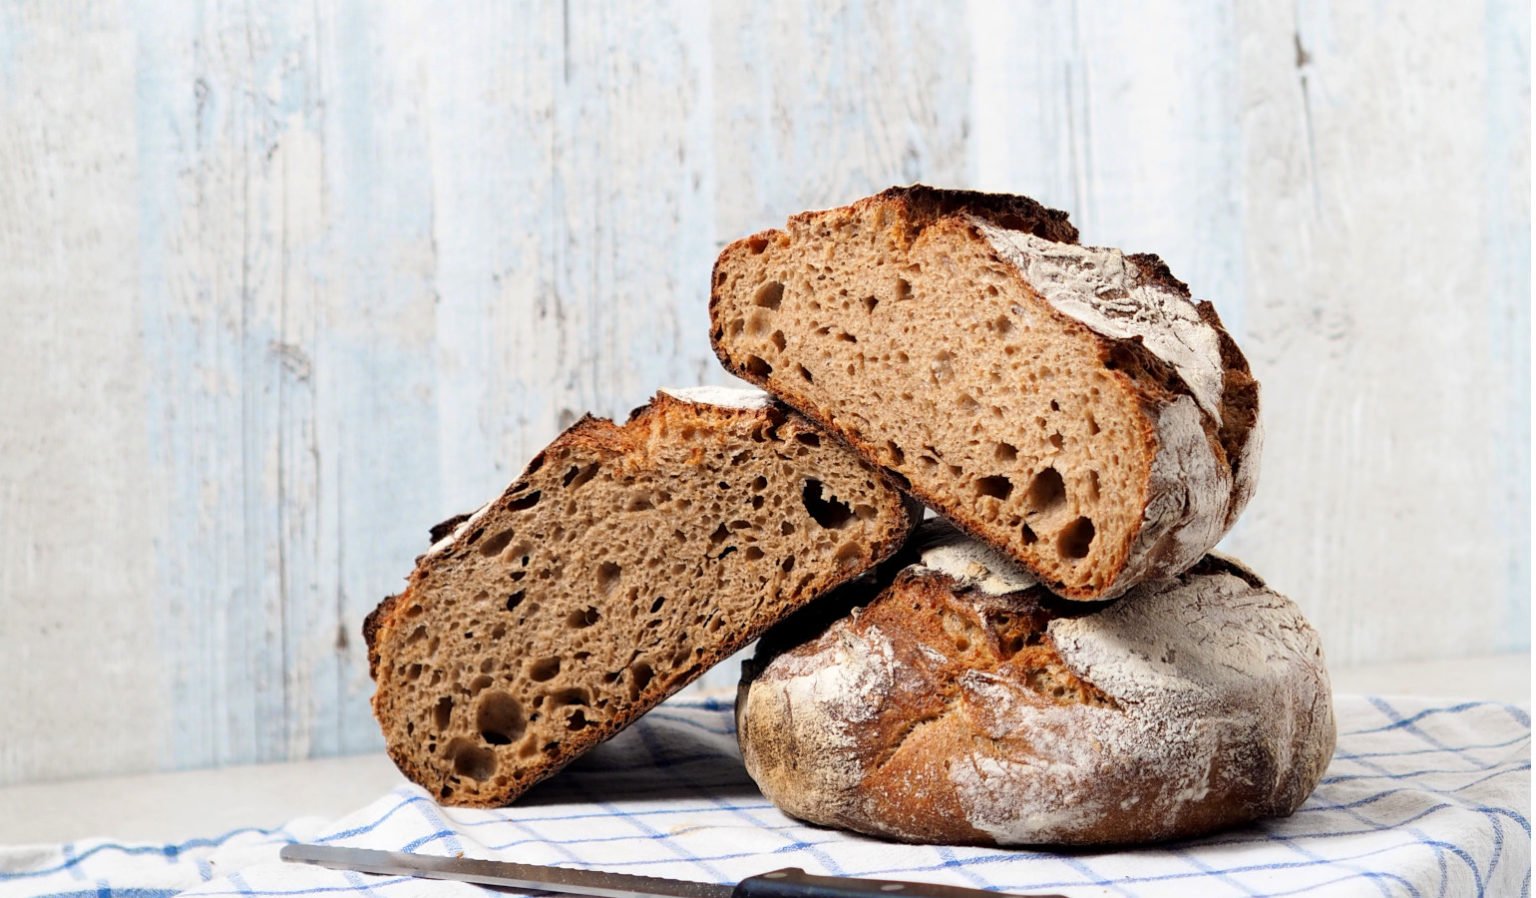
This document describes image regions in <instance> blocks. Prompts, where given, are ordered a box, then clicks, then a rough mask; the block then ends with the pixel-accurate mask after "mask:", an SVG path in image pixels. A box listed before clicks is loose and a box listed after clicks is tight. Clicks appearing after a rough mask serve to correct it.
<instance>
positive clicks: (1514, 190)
mask: <svg viewBox="0 0 1536 898" xmlns="http://www.w3.org/2000/svg"><path fill="white" fill-rule="evenodd" d="M1529 34H1530V23H1529V11H1528V9H1527V8H1526V7H1524V6H1522V5H1520V4H1517V3H1514V2H1509V0H1489V2H1487V3H1485V4H1484V5H1483V6H1481V7H1476V8H1474V12H1473V13H1472V14H1470V15H1469V14H1468V13H1467V12H1466V10H1464V9H1461V8H1457V9H1455V10H1453V9H1450V8H1448V7H1447V8H1442V7H1440V6H1438V5H1435V4H1431V3H1420V4H1411V5H1398V6H1390V7H1386V8H1376V7H1369V8H1368V7H1362V6H1357V5H1350V4H1312V3H1303V4H1301V5H1300V6H1296V5H1294V4H1291V3H1281V2H1277V0H1263V2H1258V3H1254V4H1242V5H1240V6H1233V5H1230V4H1219V3H1214V2H1211V3H1206V2H1198V3H1193V4H1184V5H1181V6H1179V7H1177V8H1175V9H1168V8H1163V7H1158V8H1156V9H1152V8H1149V7H1145V6H1143V5H1138V4H1130V3H1115V4H1109V5H1107V6H1106V5H1102V4H1078V3H1071V2H1066V0H1052V2H1041V3H1034V4H1029V5H1020V4H1011V3H1001V2H994V0H973V2H970V3H961V2H949V3H937V4H935V3H918V2H910V0H901V2H892V3H879V4H877V3H873V2H856V0H840V2H832V3H813V2H810V0H796V2H788V3H781V4H777V5H762V4H749V3H744V2H737V0H731V2H723V3H716V4H707V5H706V4H703V3H697V2H687V0H676V2H669V3H664V4H661V5H659V6H657V5H654V4H639V3H634V4H626V5H621V6H611V5H610V6H604V7H602V8H599V7H598V6H596V5H593V4H581V3H568V4H548V3H534V2H531V0H530V2H522V3H512V4H506V3H492V2H488V0H482V2H473V3H468V4H454V5H452V6H447V7H442V8H437V7H427V6H426V5H424V4H370V3H364V2H362V0H321V2H317V3H313V4H286V3H270V4H269V3H260V4H245V5H225V4H212V3H193V4H170V3H165V4H139V5H118V4H111V3H106V4H100V5H77V4H53V3H42V2H36V3H26V2H5V3H0V124H3V125H4V127H3V128H0V172H3V174H0V321H4V323H5V324H6V325H7V326H8V329H9V331H10V332H11V333H13V334H17V335H19V339H15V340H13V341H12V347H13V348H12V349H11V351H9V352H7V353H5V354H3V355H0V420H4V421H6V422H7V425H6V426H5V427H4V428H0V659H3V661H4V662H5V665H4V666H5V671H6V673H5V675H4V677H3V678H0V683H3V684H4V685H5V687H6V689H5V692H6V696H7V702H6V703H5V707H4V710H3V711H0V785H3V784H7V783H15V782H24V781H35V780H46V779H49V778H57V777H64V776H80V775H87V774H93V773H109V772H134V771H143V770H150V769H168V768H183V767H196V766H206V765H211V764H221V763H236V762H245V761H263V760H280V759H287V758H300V757H308V756H317V755H331V754H337V753H348V752H356V751H362V750H369V749H374V748H377V747H378V746H379V745H380V741H379V737H378V734H377V729H376V727H375V725H374V724H373V722H372V719H371V717H370V716H369V712H368V707H367V697H368V695H369V694H370V692H371V684H370V683H369V681H368V678H367V673H366V669H365V663H364V658H363V656H362V646H361V644H360V642H361V641H360V639H359V638H358V635H357V629H358V626H359V623H360V621H361V618H362V616H363V615H364V614H366V612H367V611H368V610H369V609H371V608H372V607H373V605H374V604H375V603H376V602H377V600H378V599H379V598H381V597H382V596H384V595H386V594H387V593H389V592H391V591H394V590H395V589H396V588H397V586H398V584H399V583H400V582H401V578H403V576H404V575H405V574H406V573H407V572H408V570H409V568H410V565H411V559H412V558H413V557H414V556H415V555H416V554H417V553H419V552H420V551H421V550H422V549H423V548H424V547H425V544H426V532H425V531H426V527H427V526H429V525H430V524H432V523H434V522H436V521H437V520H439V519H441V518H443V517H446V516H448V515H451V514H454V513H456V512H460V511H464V510H467V509H469V508H471V507H473V506H476V505H478V504H479V503H480V502H482V501H483V500H484V499H486V498H487V497H489V496H490V495H492V494H493V493H495V492H496V491H497V490H499V489H500V488H501V487H502V486H504V485H505V483H506V482H507V481H508V480H510V479H511V478H512V477H513V476H515V475H516V474H517V473H518V471H519V470H520V469H521V467H522V465H523V463H524V461H525V460H526V459H527V458H528V457H529V456H531V455H532V453H533V452H534V451H536V450H537V449H538V448H539V447H541V446H542V445H543V444H544V443H546V442H547V441H548V440H549V439H550V438H551V437H552V436H553V435H554V434H555V433H556V432H557V431H558V430H559V429H560V428H561V427H563V426H565V425H566V424H568V423H570V422H571V421H573V420H574V419H575V418H576V417H578V416H579V415H580V414H582V413H584V412H586V411H594V412H596V413H599V414H606V415H623V414H624V413H625V412H627V410H628V409H629V408H632V407H634V406H636V405H639V404H640V403H642V402H643V401H644V400H645V399H646V398H647V397H649V395H650V394H651V393H652V392H653V391H654V390H655V388H656V387H658V386H662V385H675V384H685V383H692V382H699V381H705V382H721V381H723V380H724V379H725V377H724V375H723V374H722V373H721V372H720V371H719V369H718V366H717V365H716V364H715V362H714V360H713V356H712V353H710V351H709V348H708V344H707V340H706V337H707V334H706V327H705V321H706V313H705V300H706V297H707V292H708V274H709V268H710V264H711V262H712V261H713V257H714V255H715V253H716V252H717V251H718V249H719V247H720V246H722V245H723V244H724V243H725V242H727V241H728V240H731V239H734V238H736V237H739V236H742V235H744V234H747V233H750V232H753V231H757V230H760V229H762V228H765V227H770V226H775V225H777V224H780V223H781V222H782V221H783V219H784V218H785V216H787V215H788V214H790V213H792V212H795V211H799V210H800V209H805V208H817V207H826V206H831V205H837V204H840V203H844V202H847V201H849V200H851V199H853V198H856V197H858V196H861V195H864V194H867V193H870V192H872V191H874V190H878V189H880V188H882V187H885V186H889V185H890V184H893V183H905V182H910V181H914V180H922V181H927V182H930V183H936V184H943V185H952V186H967V185H969V186H979V187H983V188H991V189H1005V190H1013V191H1018V192H1024V193H1029V194H1031V195H1034V196H1036V197H1037V198H1039V199H1041V200H1043V201H1046V202H1048V203H1051V204H1053V205H1057V206H1060V207H1063V208H1067V209H1069V210H1071V211H1072V213H1073V217H1074V219H1075V220H1076V221H1077V222H1078V224H1079V226H1080V227H1081V228H1082V230H1083V233H1084V238H1085V240H1087V241H1088V242H1092V243H1099V244H1108V245H1120V246H1124V247H1126V248H1128V249H1134V250H1146V251H1155V252H1158V253H1160V254H1162V255H1163V256H1164V257H1165V258H1166V259H1167V260H1168V261H1169V264H1170V265H1171V266H1172V268H1173V270H1174V271H1175V272H1176V273H1178V274H1179V275H1180V276H1181V277H1183V278H1184V279H1185V280H1187V281H1188V282H1189V283H1190V285H1191V287H1192V288H1193V289H1194V291H1195V292H1196V294H1197V295H1201V296H1205V297H1209V298H1211V299H1212V300H1213V301H1215V302H1216V304H1217V306H1218V308H1219V309H1220V311H1221V313H1222V315H1223V317H1224V318H1225V319H1226V320H1227V321H1228V323H1229V324H1230V325H1231V326H1232V327H1233V329H1234V331H1235V332H1236V333H1237V334H1238V335H1239V337H1240V339H1242V340H1243V342H1244V345H1245V347H1246V348H1247V349H1248V352H1249V356H1250V358H1251V359H1252V361H1253V363H1254V366H1255V369H1256V373H1257V374H1258V375H1259V376H1260V377H1261V379H1262V380H1263V382H1264V385H1265V390H1266V392H1265V400H1266V419H1267V425H1268V431H1269V442H1268V448H1267V451H1266V453H1265V460H1264V468H1265V472H1264V475H1263V477H1262V478H1261V483H1260V489H1259V494H1258V497H1257V499H1256V500H1255V502H1254V505H1253V506H1252V508H1251V509H1250V512H1249V514H1248V516H1247V517H1246V518H1245V520H1244V521H1243V522H1242V523H1241V524H1240V525H1239V529H1238V531H1237V532H1236V533H1235V534H1234V535H1233V537H1232V538H1230V539H1229V543H1230V547H1231V548H1232V549H1233V550H1234V551H1237V552H1239V553H1240V554H1242V555H1244V556H1245V557H1247V558H1248V560H1249V561H1250V562H1252V563H1253V564H1255V566H1257V567H1258V568H1259V569H1260V570H1262V571H1263V572H1264V573H1265V575H1266V576H1267V577H1269V578H1270V580H1271V581H1272V583H1274V584H1275V585H1276V587H1277V588H1279V589H1281V590H1282V591H1285V592H1287V593H1289V594H1291V595H1293V596H1294V597H1295V598H1296V600H1297V601H1298V602H1299V603H1300V604H1301V605H1302V606H1303V608H1305V609H1306V611H1307V612H1308V614H1309V615H1310V616H1311V617H1312V618H1313V620H1314V622H1315V623H1316V624H1317V625H1318V628H1319V630H1320V631H1321V632H1322V633H1323V636H1324V639H1325V643H1326V645H1327V649H1328V651H1329V654H1330V657H1331V659H1332V660H1333V661H1334V662H1335V663H1345V662H1348V663H1357V662H1367V661H1385V660H1393V659H1402V658H1412V657H1430V656H1448V655H1455V654H1464V653H1480V652H1488V651H1493V650H1508V649H1522V648H1526V647H1527V646H1528V640H1527V635H1528V633H1529V614H1530V604H1529V595H1530V556H1529V552H1528V550H1527V546H1528V545H1529V540H1530V529H1529V526H1530V525H1529V509H1530V481H1529V477H1528V472H1529V469H1530V454H1529V453H1530V448H1529V447H1530V413H1529V412H1530V392H1529V379H1528V374H1529V370H1530V354H1529V353H1530V349H1529V336H1528V335H1529V329H1530V305H1529V289H1530V251H1529V247H1530V244H1529V238H1530V208H1529V195H1530V194H1529V186H1530V163H1529V157H1530V142H1529V133H1530V131H1529V128H1530V117H1529V95H1530V86H1529V78H1528V71H1529V46H1530V41H1529ZM1448 606H1449V607H1452V608H1454V612H1453V613H1449V614H1448V613H1447V608H1448ZM1428 620H1433V621H1435V622H1436V623H1435V626H1433V627H1426V626H1425V625H1424V623H1425V622H1426V621H1428ZM734 680H735V671H734V669H733V668H732V667H731V665H725V666H722V668H719V669H717V670H716V671H714V672H712V673H711V674H710V682H711V683H714V684H716V685H725V684H729V683H731V682H734ZM104 734H110V735H111V737H112V741H113V745H114V749H113V751H111V752H105V751H100V750H99V744H100V742H101V740H102V739H103V738H104Z"/></svg>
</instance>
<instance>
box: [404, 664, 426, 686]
mask: <svg viewBox="0 0 1536 898" xmlns="http://www.w3.org/2000/svg"><path fill="white" fill-rule="evenodd" d="M421 670H422V667H421V665H420V664H412V665H411V666H410V667H407V668H406V669H405V678H406V679H407V680H410V681H412V682H415V681H416V680H419V679H421Z"/></svg>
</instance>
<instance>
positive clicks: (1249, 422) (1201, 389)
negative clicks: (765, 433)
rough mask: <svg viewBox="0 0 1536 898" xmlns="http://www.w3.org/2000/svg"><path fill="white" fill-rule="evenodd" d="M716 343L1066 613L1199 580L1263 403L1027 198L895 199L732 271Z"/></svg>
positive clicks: (1244, 373)
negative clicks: (1020, 570) (1065, 600)
mask: <svg viewBox="0 0 1536 898" xmlns="http://www.w3.org/2000/svg"><path fill="white" fill-rule="evenodd" d="M710 319H711V339H712V341H713V343H714V346H715V351H716V353H717V354H718V355H719V356H720V359H721V361H722V362H724V364H725V366H726V368H728V369H729V370H731V371H732V372H734V373H736V374H738V375H740V376H741V377H744V378H746V379H748V380H750V381H753V382H755V383H757V384H759V385H761V386H763V387H765V388H766V389H768V391H769V392H771V393H773V394H775V395H776V396H778V397H779V398H781V399H783V400H784V401H785V402H787V403H788V404H790V405H791V406H794V407H795V408H797V409H799V410H800V411H802V412H804V413H805V414H806V415H807V416H809V417H811V418H813V419H815V420H816V421H818V422H819V423H820V424H822V425H823V426H824V427H826V428H828V429H829V430H831V431H832V432H833V433H836V434H837V435H838V436H840V437H842V438H843V439H845V440H847V441H848V443H849V444H850V445H852V446H853V447H854V448H856V449H857V450H858V451H860V452H861V453H863V455H864V456H865V457H866V458H868V459H870V460H872V461H874V462H875V463H877V464H879V465H882V466H885V467H886V468H888V469H890V470H891V471H893V472H895V473H896V474H898V475H899V476H900V477H901V478H903V479H904V482H905V483H906V484H907V488H908V489H909V490H910V492H911V493H912V494H914V495H916V496H917V497H919V498H921V499H922V500H923V501H924V502H926V503H927V504H929V505H930V506H932V507H933V508H934V509H936V510H938V511H939V512H941V513H942V514H944V515H945V516H946V517H948V518H950V519H951V520H953V521H954V522H955V523H956V524H958V525H959V526H960V527H962V528H963V529H965V530H966V531H969V532H970V533H971V534H973V535H975V536H977V537H980V538H981V539H983V540H985V541H987V542H989V543H991V544H992V545H994V546H996V547H997V548H999V549H1001V550H1003V551H1005V552H1006V553H1008V554H1009V555H1010V556H1012V557H1014V558H1015V559H1017V560H1018V561H1020V562H1022V563H1023V564H1024V565H1026V566H1027V567H1029V568H1030V569H1031V570H1032V571H1033V572H1035V574H1036V575H1038V576H1039V577H1040V578H1041V579H1042V580H1043V581H1044V582H1046V583H1047V584H1048V585H1049V586H1050V587H1051V588H1052V589H1054V590H1056V591H1057V592H1059V593H1060V594H1062V595H1064V596H1067V597H1070V598H1085V599H1086V598H1108V597H1112V596H1115V595H1119V594H1121V593H1123V592H1125V591H1126V590H1127V589H1129V588H1131V587H1132V586H1134V585H1135V584H1136V583H1138V582H1141V581H1143V580H1148V579H1153V578H1156V577H1160V576H1169V575H1173V574H1177V573H1178V572H1180V571H1182V570H1184V569H1185V568H1188V567H1189V566H1190V565H1192V564H1194V563H1195V562H1196V561H1198V560H1199V559H1200V557H1201V556H1203V555H1204V554H1205V552H1206V551H1207V550H1209V549H1210V548H1211V547H1212V546H1213V545H1215V544H1216V542H1217V541H1218V540H1219V539H1220V538H1221V536H1222V535H1223V534H1224V533H1225V532H1226V531H1227V529H1228V528H1229V527H1230V526H1231V524H1232V522H1233V521H1234V520H1235V519H1236V518H1237V515H1238V513H1239V512H1240V511H1241V510H1242V508H1243V506H1244V505H1245V504H1246V503H1247V501H1248V498H1249V496H1250V495H1251V493H1252V491H1253V484H1254V478H1255V476H1256V473H1257V464H1258V447H1259V429H1258V424H1257V417H1258V385H1257V384H1256V383H1255V381H1254V379H1253V378H1252V376H1250V374H1249V371H1248V365H1247V362H1246V361H1245V360H1244V359H1243V356H1242V354H1241V353H1240V352H1239V351H1238V349H1237V347H1236V345H1235V344H1234V343H1233V342H1232V340H1231V338H1230V337H1229V336H1228V335H1227V333H1226V331H1225V330H1223V329H1222V326H1221V322H1220V321H1219V320H1218V318H1217V316H1216V312H1215V310H1214V309H1213V308H1212V307H1211V305H1210V304H1209V303H1205V302H1201V303H1198V304H1197V303H1194V302H1191V301H1190V299H1189V291H1188V289H1187V288H1186V287H1185V286H1184V284H1182V283H1180V282H1179V281H1178V280H1176V279H1174V277H1173V276H1172V275H1171V274H1169V272H1168V269H1167V268H1166V267H1165V266H1164V265H1163V263H1162V262H1161V261H1160V260H1158V259H1157V258H1156V257H1155V256H1148V255H1126V254H1124V253H1121V252H1120V251H1119V250H1114V249H1100V248H1093V247H1083V246H1079V245H1077V232H1076V230H1075V229H1074V228H1073V227H1072V226H1071V225H1070V224H1069V223H1068V222H1067V220H1066V215H1065V213H1062V212H1058V211H1055V210H1051V209H1046V208H1044V207H1042V206H1040V205H1039V204H1037V203H1035V202H1034V201H1032V200H1028V199H1025V198H1023V197H1010V196H1001V195H990V194H979V193H968V192H957V191H942V190H933V189H930V188H925V187H912V188H902V189H897V188H893V189H891V190H888V191H886V192H885V193H882V194H880V195H878V196H874V197H870V198H868V199H865V200H861V201H859V202H857V203H854V204H853V205H852V206H848V207H845V208H840V209H833V210H830V211H826V212H808V213H803V214H801V215H796V216H795V217H793V218H791V219H790V220H789V223H788V224H787V225H786V226H785V228H784V230H782V231H779V230H772V231H764V232H763V233H761V234H757V235H756V236H753V237H749V238H746V239H744V240H739V241H737V242H735V243H733V244H731V245H730V246H728V247H726V249H725V251H724V252H723V253H722V254H721V255H720V258H719V261H718V262H717V263H716V265H715V271H714V281H713V292H712V296H711V300H710Z"/></svg>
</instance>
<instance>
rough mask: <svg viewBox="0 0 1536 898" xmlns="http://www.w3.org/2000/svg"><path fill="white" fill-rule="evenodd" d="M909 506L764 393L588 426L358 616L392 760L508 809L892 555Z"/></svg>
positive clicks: (564, 438) (674, 399)
mask: <svg viewBox="0 0 1536 898" xmlns="http://www.w3.org/2000/svg"><path fill="white" fill-rule="evenodd" d="M695 400H697V401H695ZM916 511H917V509H916V506H915V505H914V504H912V503H911V502H910V500H908V499H906V498H905V497H904V496H903V495H902V494H901V493H900V492H899V491H897V490H896V489H894V488H893V487H891V486H889V485H887V484H886V483H885V482H884V481H883V479H882V475H881V474H880V473H879V472H878V471H877V470H876V469H874V468H872V467H870V466H869V465H867V464H866V463H864V462H863V461H862V460H861V459H860V458H859V457H858V456H857V455H855V454H853V453H851V452H849V451H848V450H847V449H846V448H844V447H843V446H841V445H840V444H838V443H837V442H836V441H835V440H831V439H826V438H824V437H823V435H822V434H821V432H820V431H819V430H817V429H816V428H815V427H814V426H812V425H811V424H810V423H809V422H807V421H806V420H805V419H803V418H801V417H800V416H799V415H796V414H794V413H792V412H789V411H787V410H786V409H784V408H783V407H782V406H779V405H777V404H776V403H773V402H771V401H770V400H769V399H768V397H767V396H766V395H765V394H763V393H761V392H760V391H757V390H734V391H732V390H726V389H721V388H706V389H702V390H699V391H676V392H675V393H674V394H673V395H668V394H667V393H661V394H658V395H657V396H656V398H655V399H654V400H652V402H651V403H650V404H649V405H648V406H646V407H644V408H642V409H640V410H638V411H637V412H635V413H634V414H633V415H632V416H631V418H630V420H629V421H628V422H627V423H625V424H624V425H623V426H616V425H614V424H613V423H612V422H610V421H607V420H601V419H593V418H590V417H588V418H584V419H582V420H581V421H579V422H577V423H576V424H575V425H574V426H572V427H571V428H570V429H569V430H567V431H566V432H565V433H563V434H561V435H560V436H559V437H558V438H557V439H556V440H555V441H554V442H553V443H551V444H550V445H549V447H548V448H546V449H545V450H544V451H543V452H541V453H539V454H538V455H537V456H536V457H535V458H534V459H533V461H531V462H530V463H529V464H528V468H527V470H525V471H524V472H523V475H522V476H521V477H519V478H518V479H517V480H516V482H514V483H513V484H512V485H511V486H510V487H508V488H507V490H506V492H505V493H503V494H502V495H501V497H500V498H498V499H496V500H495V501H493V502H491V503H490V504H488V505H486V506H485V507H484V508H482V509H480V510H479V511H477V512H475V513H474V515H472V516H469V517H468V518H467V519H463V520H458V521H453V522H448V524H449V526H445V527H442V528H440V529H438V530H435V531H434V533H433V538H434V539H436V540H438V542H437V543H436V544H435V545H433V547H432V548H431V550H430V551H428V552H427V554H426V555H424V556H422V557H421V558H420V559H418V561H417V565H416V570H415V572H414V573H412V574H411V576H410V579H409V582H408V585H407V587H406V589H405V591H404V592H403V593H401V594H400V595H398V596H393V597H391V598H389V599H386V600H385V601H384V603H383V604H381V605H380V606H379V607H378V609H377V610H375V611H374V612H373V614H371V615H370V616H369V618H368V620H367V622H366V624H365V625H364V635H365V636H366V638H367V641H368V655H369V665H370V669H371V671H372V674H373V677H374V679H375V681H376V682H377V691H376V693H375V695H374V699H373V707H374V713H375V714H376V716H377V717H378V719H379V723H380V725H381V726H382V727H383V730H384V737H385V742H386V743H387V746H388V749H389V754H390V757H391V758H393V759H394V761H395V763H396V764H397V765H398V766H399V767H400V770H401V771H402V772H404V773H405V775H406V776H408V777H410V778H411V779H412V780H414V781H415V782H417V783H419V784H420V785H421V786H423V787H424V788H426V789H427V790H428V791H429V792H431V793H432V795H434V796H435V797H437V798H438V799H440V800H442V801H444V802H447V803H450V804H458V805H475V806H492V805H501V804H506V803H508V802H510V801H512V800H513V799H515V798H517V796H518V795H520V794H521V793H522V792H523V791H524V790H526V789H527V788H528V787H529V786H531V785H533V784H534V783H535V782H537V781H538V780H540V779H542V778H544V777H546V776H548V775H549V774H551V773H553V772H554V771H556V770H558V769H559V768H560V767H562V766H563V765H565V764H566V763H568V762H570V761H571V760H572V759H574V758H575V757H576V756H578V755H580V754H581V753H582V752H584V751H586V750H587V749H588V748H591V747H592V746H593V745H595V744H597V743H598V742H600V741H601V740H603V739H605V738H607V737H608V736H611V735H612V734H613V733H615V732H617V731H618V730H619V729H621V728H623V727H624V726H625V725H627V724H628V723H630V722H631V721H633V720H634V719H635V718H636V717H638V716H639V715H640V714H642V713H643V712H644V711H646V710H647V709H649V708H650V707H652V706H654V705H655V704H657V703H658V702H660V701H661V700H662V699H663V698H665V697H666V696H668V695H670V694H671V693H672V692H674V691H676V690H677V689H679V688H681V687H682V686H684V685H685V684H687V683H688V682H689V681H690V680H692V679H694V678H695V677H696V676H698V674H700V673H701V672H702V671H704V670H705V669H707V668H708V667H709V666H710V665H712V664H715V663H716V662H718V661H720V660H721V659H723V658H725V657H726V656H727V655H730V654H731V653H732V652H734V651H736V650H738V649H740V648H741V647H742V646H744V645H745V644H746V643H747V642H749V641H750V640H752V639H753V638H755V637H756V636H757V635H758V634H759V633H760V632H761V631H762V630H764V629H765V628H766V627H768V626H769V625H770V624H772V623H774V622H775V621H777V620H779V619H780V618H782V617H783V616H784V615H786V614H787V613H789V612H790V611H792V610H794V609H795V608H797V607H799V606H801V605H803V604H804V603H806V602H807V601H809V600H810V599H812V598H814V597H816V596H817V595H819V594H821V593H822V592H825V591H826V590H828V589H830V588H831V587H833V586H836V585H837V584H839V583H842V582H843V581H846V580H848V579H850V578H852V577H855V576H857V575H858V574H860V573H862V572H863V571H865V570H866V569H867V568H869V567H870V566H871V565H873V564H875V563H876V562H878V561H880V560H881V559H882V558H884V557H886V556H887V555H889V554H890V553H891V552H893V551H895V550H896V549H897V548H898V547H899V546H900V545H901V544H902V542H903V541H904V540H905V539H906V537H907V535H908V533H909V532H910V531H911V528H912V526H913V523H914V521H915V519H916Z"/></svg>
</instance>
